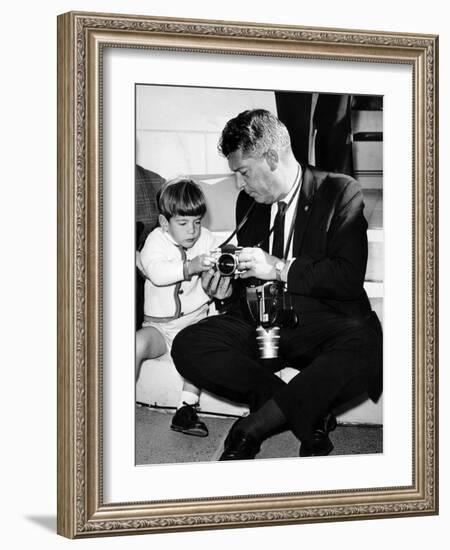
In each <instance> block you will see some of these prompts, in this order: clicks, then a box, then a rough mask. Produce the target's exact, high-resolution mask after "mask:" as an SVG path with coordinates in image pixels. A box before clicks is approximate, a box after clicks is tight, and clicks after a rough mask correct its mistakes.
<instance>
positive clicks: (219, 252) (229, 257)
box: [211, 244, 242, 277]
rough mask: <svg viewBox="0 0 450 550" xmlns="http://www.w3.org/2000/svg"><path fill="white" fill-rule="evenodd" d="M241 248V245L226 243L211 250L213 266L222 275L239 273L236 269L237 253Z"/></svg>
mask: <svg viewBox="0 0 450 550" xmlns="http://www.w3.org/2000/svg"><path fill="white" fill-rule="evenodd" d="M241 250H242V247H241V246H234V245H233V244H227V245H224V246H220V247H219V248H216V249H215V250H213V251H212V252H211V256H212V257H213V258H214V259H215V262H216V263H215V266H214V268H215V269H216V270H217V271H219V273H220V274H221V275H222V276H223V277H233V276H234V275H235V274H239V273H241V272H240V271H239V270H238V264H239V253H240V251H241Z"/></svg>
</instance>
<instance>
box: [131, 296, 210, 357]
mask: <svg viewBox="0 0 450 550" xmlns="http://www.w3.org/2000/svg"><path fill="white" fill-rule="evenodd" d="M208 310H209V304H205V305H203V306H201V307H199V308H198V309H196V310H195V311H193V312H192V313H187V314H186V315H183V316H182V317H178V318H177V319H172V320H171V321H155V320H154V318H148V317H145V316H144V322H143V323H142V328H145V327H154V328H156V330H157V331H158V332H159V333H160V334H161V335H162V337H163V338H164V341H165V342H166V344H167V351H170V350H171V348H172V342H173V339H174V338H175V336H176V335H177V334H178V333H179V332H180V330H182V329H184V328H186V327H188V326H189V325H193V324H195V323H198V322H199V321H201V320H202V319H205V317H208ZM150 319H151V320H150Z"/></svg>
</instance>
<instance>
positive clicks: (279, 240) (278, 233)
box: [272, 201, 287, 258]
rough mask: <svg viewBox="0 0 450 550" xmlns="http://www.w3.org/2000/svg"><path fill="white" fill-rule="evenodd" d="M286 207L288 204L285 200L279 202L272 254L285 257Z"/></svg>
mask: <svg viewBox="0 0 450 550" xmlns="http://www.w3.org/2000/svg"><path fill="white" fill-rule="evenodd" d="M286 207H287V204H286V203H285V202H283V201H280V202H279V203H278V212H277V215H276V216H275V222H274V224H273V227H274V229H273V243H272V256H275V257H277V258H283V255H284V215H285V213H286Z"/></svg>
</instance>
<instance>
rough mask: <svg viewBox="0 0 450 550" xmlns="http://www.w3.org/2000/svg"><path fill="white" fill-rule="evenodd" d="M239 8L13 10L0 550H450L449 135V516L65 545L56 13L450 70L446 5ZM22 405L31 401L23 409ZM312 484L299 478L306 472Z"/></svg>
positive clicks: (101, 5)
mask: <svg viewBox="0 0 450 550" xmlns="http://www.w3.org/2000/svg"><path fill="white" fill-rule="evenodd" d="M255 6H256V4H255V3H254V2H242V0H228V1H227V2H210V1H204V2H202V1H198V0H191V1H190V2H182V1H181V0H166V1H165V2H162V1H161V0H154V1H153V2H139V1H137V0H127V1H125V0H116V1H113V0H89V1H87V0H70V1H69V0H60V1H51V0H48V1H47V2H40V3H36V2H31V0H28V1H24V0H17V1H16V2H10V3H5V5H4V6H3V10H2V22H3V26H2V33H1V35H0V40H1V44H0V46H1V48H0V51H1V52H2V64H1V66H2V86H1V88H0V94H1V100H0V106H1V118H0V121H1V129H2V131H1V133H0V140H1V149H0V150H1V151H2V164H1V170H0V174H1V182H2V200H1V201H0V209H1V210H0V224H1V227H0V234H1V235H2V269H1V272H0V273H1V278H2V285H0V288H1V290H0V292H1V300H0V304H1V308H2V316H1V327H0V328H1V331H0V334H1V335H2V346H1V364H2V383H1V385H0V406H1V418H2V428H1V442H2V445H1V453H0V457H1V469H0V472H1V476H2V477H1V485H0V486H1V493H2V498H1V512H0V517H1V519H2V526H3V529H2V547H4V548H8V549H14V548H33V549H41V548H42V549H45V550H52V549H54V548H58V549H59V548H63V547H69V545H70V547H71V548H74V547H77V548H78V547H80V548H94V547H95V548H105V547H107V548H123V547H124V545H125V544H126V546H127V548H129V549H133V548H148V547H149V546H152V547H155V548H158V549H160V550H164V549H169V548H175V547H177V548H186V549H187V548H194V547H195V548H196V549H198V550H203V549H205V550H206V549H208V550H209V549H211V548H215V549H217V550H221V549H225V548H227V549H228V548H230V547H232V548H238V549H240V548H244V547H249V546H252V547H255V548H258V549H270V548H274V547H275V546H278V547H279V546H280V543H281V544H282V545H283V546H285V547H295V548H300V547H304V548H307V547H313V548H319V549H322V548H325V547H330V548H333V549H340V548H346V549H360V548H364V550H371V549H377V550H378V549H379V548H383V547H385V548H391V547H393V546H394V545H396V544H399V543H400V544H401V545H402V547H404V548H408V550H419V549H421V550H422V549H423V548H425V547H429V548H433V550H434V549H442V548H446V547H447V546H448V541H447V539H448V534H449V520H450V509H449V505H450V494H449V491H448V490H447V489H448V487H449V486H450V476H449V470H448V467H447V464H449V462H450V456H449V435H448V434H449V433H450V429H449V428H450V426H449V419H450V399H449V388H450V374H449V369H448V364H449V363H450V356H449V346H448V342H447V341H448V339H447V338H445V334H446V332H447V331H448V330H449V320H450V319H449V312H448V311H449V308H448V305H449V290H448V285H446V284H444V283H446V281H447V280H448V275H449V271H448V262H449V248H450V247H449V246H448V244H447V237H446V236H447V235H448V234H449V233H450V222H449V216H448V215H446V208H448V204H449V199H450V196H449V194H450V191H449V186H448V185H447V183H448V181H450V167H449V163H448V158H447V157H448V155H446V152H447V151H448V150H450V130H449V127H448V124H444V122H443V123H442V124H441V129H442V130H441V139H440V148H441V151H442V152H443V154H442V162H441V182H442V185H441V201H440V202H441V207H442V209H443V213H444V215H442V229H441V236H442V238H441V240H442V246H441V266H442V269H443V270H444V276H443V277H442V282H443V284H442V288H441V290H440V294H441V301H442V308H441V309H442V317H441V327H442V333H443V334H444V338H443V339H442V340H443V343H442V344H443V345H442V348H441V359H440V361H441V365H442V368H441V388H442V389H441V398H440V407H441V423H440V427H441V434H442V436H441V437H442V440H441V450H440V453H441V458H440V463H441V487H442V489H441V515H440V516H439V517H430V518H409V519H398V520H377V521H372V522H369V521H365V522H345V523H337V524H334V523H329V524H318V525H304V526H289V527H274V528H258V529H238V530H233V531H214V532H201V533H188V534H186V533H185V534H170V535H153V536H151V537H150V536H143V537H142V536H140V537H127V538H115V539H100V540H89V541H78V542H70V541H66V540H64V539H61V538H59V537H57V536H56V535H55V534H54V525H55V514H56V415H55V411H56V293H55V288H56V231H55V226H56V192H55V190H56V183H55V175H56V129H55V128H56V19H55V18H56V15H57V14H58V13H62V12H64V11H68V10H73V9H84V10H96V11H104V12H111V11H113V12H114V11H116V12H120V11H122V12H124V13H142V14H153V15H172V16H179V17H204V18H210V19H225V20H244V21H245V20H247V21H255V20H256V21H261V22H272V23H280V24H281V23H286V24H298V25H310V26H329V27H347V28H348V27H351V28H358V29H364V28H367V29H383V30H387V31H409V32H430V33H442V34H441V52H440V54H441V55H440V57H441V59H442V60H443V61H442V65H443V66H446V64H448V59H449V55H450V31H449V30H448V16H447V11H446V9H445V3H443V2H440V1H438V0H430V1H429V2H427V3H423V2H421V1H420V2H419V1H417V0H411V1H410V2H409V3H408V6H407V8H405V4H404V3H398V4H396V3H392V2H390V1H387V0H379V1H378V2H376V4H375V5H372V6H371V7H370V8H368V7H365V6H363V5H362V4H361V2H360V1H356V0H349V1H346V2H339V3H337V2H334V1H333V0H323V1H321V2H314V3H295V2H292V1H291V0H278V1H277V2H276V3H274V2H259V3H258V4H257V6H258V9H257V10H256V9H255ZM440 79H441V97H442V101H441V106H440V109H441V120H442V121H448V120H450V107H449V104H448V101H447V98H448V97H450V86H449V73H448V71H444V70H442V71H441V75H440ZM19 396H20V402H19ZM299 475H301V472H299Z"/></svg>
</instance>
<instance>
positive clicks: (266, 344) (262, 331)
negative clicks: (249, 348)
mask: <svg viewBox="0 0 450 550" xmlns="http://www.w3.org/2000/svg"><path fill="white" fill-rule="evenodd" d="M256 342H257V344H258V349H259V356H260V357H261V359H275V358H277V357H278V348H279V342H280V327H270V328H264V327H262V326H258V327H256Z"/></svg>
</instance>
